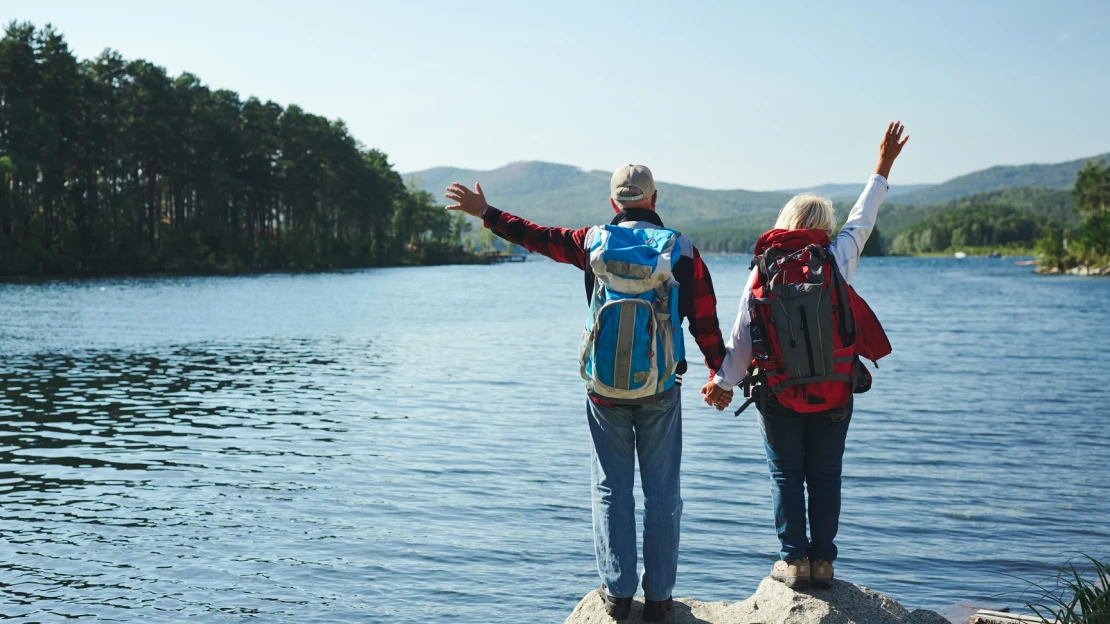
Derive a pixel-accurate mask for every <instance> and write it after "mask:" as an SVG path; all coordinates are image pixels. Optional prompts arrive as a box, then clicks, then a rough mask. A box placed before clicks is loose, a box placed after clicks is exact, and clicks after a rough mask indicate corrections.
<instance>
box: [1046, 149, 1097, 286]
mask: <svg viewBox="0 0 1110 624" xmlns="http://www.w3.org/2000/svg"><path fill="white" fill-rule="evenodd" d="M1072 196H1073V197H1074V198H1075V207H1076V211H1077V212H1078V213H1079V214H1081V215H1084V218H1083V221H1082V223H1080V224H1079V225H1078V226H1074V227H1072V228H1069V229H1067V230H1063V229H1059V228H1052V229H1046V231H1045V233H1044V236H1042V237H1041V238H1040V239H1039V240H1038V241H1037V258H1038V262H1039V264H1040V266H1041V268H1042V269H1055V270H1058V271H1063V270H1065V269H1069V268H1072V267H1074V266H1077V265H1085V266H1089V267H1101V266H1106V265H1110V213H1108V212H1107V210H1106V207H1107V204H1108V203H1110V166H1102V165H1101V164H1100V163H1095V162H1088V163H1087V165H1086V166H1085V167H1084V168H1083V169H1082V170H1080V172H1079V173H1078V174H1077V175H1076V179H1075V187H1074V188H1073V189H1072Z"/></svg>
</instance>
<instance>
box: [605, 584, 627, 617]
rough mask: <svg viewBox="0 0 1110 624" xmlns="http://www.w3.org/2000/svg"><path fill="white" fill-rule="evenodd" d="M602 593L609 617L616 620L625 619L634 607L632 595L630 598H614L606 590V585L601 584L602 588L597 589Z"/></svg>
mask: <svg viewBox="0 0 1110 624" xmlns="http://www.w3.org/2000/svg"><path fill="white" fill-rule="evenodd" d="M597 592H598V593H599V594H601V601H602V602H604V603H605V612H606V613H608V614H609V617H611V618H613V619H614V620H623V619H625V618H627V617H628V612H629V611H630V610H631V609H632V597H631V596H629V597H628V598H614V597H613V596H610V595H609V592H607V591H605V585H604V584H602V585H601V589H599V590H597Z"/></svg>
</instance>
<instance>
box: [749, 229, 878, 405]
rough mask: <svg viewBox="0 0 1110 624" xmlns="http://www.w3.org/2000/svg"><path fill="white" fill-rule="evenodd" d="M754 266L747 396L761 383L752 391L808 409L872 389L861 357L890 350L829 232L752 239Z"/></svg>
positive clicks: (775, 234)
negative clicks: (838, 257)
mask: <svg viewBox="0 0 1110 624" xmlns="http://www.w3.org/2000/svg"><path fill="white" fill-rule="evenodd" d="M752 268H755V269H758V273H757V275H756V279H755V283H754V284H753V285H752V293H751V298H750V303H749V308H748V312H749V315H750V318H751V324H750V327H751V329H750V331H751V338H752V368H751V369H750V372H749V376H748V378H747V379H745V382H744V387H745V395H746V396H752V394H753V393H752V391H751V390H752V387H753V386H757V387H758V386H761V388H760V392H759V393H757V396H759V395H762V398H764V399H765V398H766V396H767V393H771V394H773V395H774V397H775V399H776V400H777V401H778V403H779V404H780V405H782V406H783V407H785V408H787V409H789V410H792V411H795V412H798V413H801V414H812V413H815V412H823V411H826V410H830V409H834V408H837V407H841V406H843V405H844V404H846V403H847V402H848V400H849V399H851V397H852V393H853V392H866V391H867V390H868V389H870V387H871V374H870V373H869V372H868V371H867V369H866V368H864V367H863V364H862V363H861V362H860V360H859V356H860V355H863V356H864V357H867V358H869V359H871V360H872V361H874V360H878V359H879V358H881V357H883V356H885V355H887V354H889V353H890V342H889V341H888V340H887V338H886V334H885V333H884V332H883V330H882V326H881V325H879V322H878V319H876V318H875V316H874V313H873V312H872V311H871V309H870V308H869V307H867V304H866V303H865V302H864V301H863V299H861V298H860V297H859V296H858V295H856V293H855V291H854V290H852V287H851V286H849V285H848V283H847V281H845V280H844V278H843V276H841V274H840V269H839V268H838V267H837V264H836V260H835V259H834V258H833V257H832V254H830V253H829V237H828V235H826V234H825V233H824V232H823V231H821V230H771V231H769V232H767V233H766V234H764V235H763V236H761V237H760V239H759V242H757V243H756V248H755V258H754V259H753V260H752ZM857 317H858V318H857ZM753 400H755V399H752V400H749V401H748V402H747V403H745V404H744V407H747V406H748V405H750V404H751V402H752V401H753ZM744 407H742V408H741V410H743V409H744ZM737 413H739V411H738V412H737Z"/></svg>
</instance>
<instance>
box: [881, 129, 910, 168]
mask: <svg viewBox="0 0 1110 624" xmlns="http://www.w3.org/2000/svg"><path fill="white" fill-rule="evenodd" d="M905 129H906V127H905V126H903V125H902V122H901V121H892V122H890V124H888V125H887V127H886V134H885V135H883V141H882V143H879V164H878V165H876V166H875V173H877V174H879V175H881V176H883V177H884V178H889V177H890V167H891V165H893V164H894V159H896V158H898V155H899V154H901V153H902V146H904V145H905V144H906V141H909V140H910V135H908V134H907V135H906V136H905V138H902V131H903V130H905Z"/></svg>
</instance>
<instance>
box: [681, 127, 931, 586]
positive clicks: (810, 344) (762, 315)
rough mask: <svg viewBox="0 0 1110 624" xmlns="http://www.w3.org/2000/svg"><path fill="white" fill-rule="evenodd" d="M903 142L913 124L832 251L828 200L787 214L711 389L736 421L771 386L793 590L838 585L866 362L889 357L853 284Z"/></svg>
mask: <svg viewBox="0 0 1110 624" xmlns="http://www.w3.org/2000/svg"><path fill="white" fill-rule="evenodd" d="M903 130H904V128H903V126H902V125H901V122H894V123H891V124H890V125H889V126H887V131H886V135H885V136H884V137H883V141H882V143H881V144H880V146H879V164H878V166H876V168H875V173H874V175H872V176H871V179H870V180H869V181H868V183H867V186H866V188H864V191H863V194H862V195H861V196H860V198H859V200H858V201H857V202H856V205H855V206H854V207H853V208H852V211H851V213H850V214H849V216H848V221H847V222H846V223H845V224H844V227H843V228H841V230H840V233H839V234H837V235H836V236H835V238H834V239H832V240H831V242H830V238H831V237H833V234H834V232H835V227H836V216H835V214H834V212H833V206H832V202H830V201H829V200H828V199H824V198H821V197H817V196H815V195H808V194H803V195H798V196H796V197H794V198H793V199H791V200H790V201H789V202H787V204H786V206H784V207H783V209H782V211H781V212H780V213H779V217H778V221H777V222H776V224H775V229H774V230H771V231H770V232H767V233H766V234H764V236H763V237H761V238H760V242H759V243H757V246H756V261H755V262H754V263H753V266H754V268H753V270H752V274H751V276H749V278H748V281H747V285H746V287H745V289H744V294H743V296H742V298H741V300H740V311H739V313H738V315H737V318H736V323H735V325H734V326H733V329H732V335H731V337H730V338H729V341H728V344H727V347H728V353H727V355H726V357H725V361H724V365H723V366H722V367H721V370H720V372H719V373H718V374H717V376H716V377H714V379H713V380H712V381H710V382H709V383H708V384H706V386H705V387H704V388H702V394H703V395H704V396H705V400H706V402H707V403H709V404H710V405H714V406H716V407H717V409H724V407H726V406H727V405H728V401H729V400H730V399H731V396H732V392H731V389H732V388H733V387H734V386H736V385H737V384H739V383H740V382H742V381H743V382H745V384H746V385H748V386H749V387H750V386H751V384H753V383H758V384H760V385H758V386H756V392H755V393H754V394H753V400H757V405H758V408H759V411H760V414H761V418H760V429H761V431H762V433H763V440H764V446H765V447H766V450H767V464H768V466H769V468H770V471H771V498H772V501H773V504H774V507H775V525H776V529H777V531H778V537H779V542H780V545H781V549H780V552H779V557H780V561H777V562H776V563H775V565H774V566H773V567H772V568H771V577H772V578H774V579H775V580H778V581H781V582H783V583H786V584H787V585H789V586H790V587H797V588H803V587H809V586H810V585H812V586H813V587H817V588H827V587H829V586H830V584H831V582H832V579H833V561H834V560H835V559H836V554H837V550H836V545H835V544H834V543H833V539H834V538H835V537H836V532H837V525H838V523H839V520H840V486H841V478H840V477H841V465H842V459H843V457H844V441H845V437H846V435H847V432H848V424H849V422H850V421H851V417H852V403H853V402H852V398H851V397H852V392H853V391H855V392H863V391H866V389H867V388H868V387H869V386H870V375H868V374H867V372H866V369H864V368H863V367H862V364H861V363H860V360H859V356H860V355H863V356H865V357H868V358H870V359H872V360H875V359H878V358H879V357H882V356H883V355H886V353H889V343H888V342H886V337H885V335H883V334H882V328H881V327H880V326H879V325H878V321H877V320H876V319H874V316H873V314H872V313H871V310H870V308H868V307H867V305H866V304H865V303H863V300H862V299H860V298H859V297H858V295H856V294H855V292H854V291H853V290H852V289H851V287H850V286H849V285H848V284H849V282H850V281H851V279H852V275H853V273H854V272H855V268H856V264H857V263H858V262H859V257H860V252H861V251H862V250H863V246H864V243H866V242H867V238H868V236H869V235H870V234H871V231H872V230H873V229H874V227H875V219H876V217H877V216H878V211H879V205H880V204H881V203H882V201H883V198H884V197H885V196H886V192H887V188H888V186H887V177H888V176H889V175H890V168H891V165H893V164H894V160H895V159H896V158H897V157H898V154H899V153H901V151H902V147H903V146H904V145H905V144H906V141H907V140H909V136H908V135H907V136H906V137H905V138H903V137H902V132H903ZM753 293H754V296H753ZM845 303H846V304H847V305H840V304H845ZM847 310H850V313H847V314H842V312H841V311H847ZM807 311H808V319H809V320H808V323H807ZM822 314H823V315H825V316H827V317H828V318H827V319H822V318H819V317H820V316H821V315H822ZM753 317H754V318H753ZM799 317H800V319H799ZM815 319H816V320H815ZM753 337H754V344H753ZM780 337H781V338H782V340H781V341H780V340H779V338H780ZM822 354H823V355H822ZM751 373H754V374H751ZM745 406H746V405H745ZM807 487H808V490H809V509H808V518H809V523H810V537H809V538H808V539H807V537H806V518H807V509H806V492H805V488H807Z"/></svg>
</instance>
